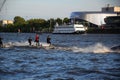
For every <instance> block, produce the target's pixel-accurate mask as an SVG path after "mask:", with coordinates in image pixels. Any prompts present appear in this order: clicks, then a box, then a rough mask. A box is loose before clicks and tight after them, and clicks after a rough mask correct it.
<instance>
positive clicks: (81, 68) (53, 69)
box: [0, 33, 120, 80]
mask: <svg viewBox="0 0 120 80" xmlns="http://www.w3.org/2000/svg"><path fill="white" fill-rule="evenodd" d="M47 35H48V34H40V42H41V43H45V42H46V37H47ZM49 35H50V37H51V38H52V40H51V42H52V44H53V45H54V48H28V47H25V46H27V45H28V43H27V38H29V36H31V37H32V38H33V41H34V36H35V34H33V33H31V34H30V33H26V34H25V33H21V34H16V33H9V34H8V33H0V36H2V37H3V38H4V39H3V42H4V44H6V45H7V46H8V47H6V48H0V80H119V79H120V77H119V76H120V58H119V57H120V54H119V53H120V52H119V51H112V50H111V49H110V48H111V47H112V46H115V45H118V43H120V41H119V38H120V37H119V36H120V35H119V34H104V35H103V34H87V35H72V34H71V35H58V34H57V35H55V34H49ZM11 45H12V46H11Z"/></svg>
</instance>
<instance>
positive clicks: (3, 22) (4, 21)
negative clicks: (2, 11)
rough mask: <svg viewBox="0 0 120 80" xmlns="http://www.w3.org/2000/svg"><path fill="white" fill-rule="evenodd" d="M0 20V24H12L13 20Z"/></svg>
mask: <svg viewBox="0 0 120 80" xmlns="http://www.w3.org/2000/svg"><path fill="white" fill-rule="evenodd" d="M0 22H1V24H2V26H5V25H7V24H13V21H12V20H2V21H0Z"/></svg>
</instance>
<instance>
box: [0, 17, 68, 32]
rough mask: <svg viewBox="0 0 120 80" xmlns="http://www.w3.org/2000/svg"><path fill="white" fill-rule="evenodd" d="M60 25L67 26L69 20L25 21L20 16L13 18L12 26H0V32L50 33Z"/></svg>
mask: <svg viewBox="0 0 120 80" xmlns="http://www.w3.org/2000/svg"><path fill="white" fill-rule="evenodd" d="M56 23H57V24H58V25H61V24H63V23H64V24H68V23H69V18H67V17H66V18H64V19H61V18H57V19H54V18H50V19H48V20H45V19H41V18H39V19H29V20H25V19H24V18H23V17H21V16H15V17H14V22H13V24H6V25H4V26H2V24H0V32H18V30H19V31H21V32H36V31H37V32H52V31H53V29H54V26H55V25H56Z"/></svg>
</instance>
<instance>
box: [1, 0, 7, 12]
mask: <svg viewBox="0 0 120 80" xmlns="http://www.w3.org/2000/svg"><path fill="white" fill-rule="evenodd" d="M5 2H6V0H3V3H2V5H1V7H0V12H1V10H2V8H3V6H4V4H5Z"/></svg>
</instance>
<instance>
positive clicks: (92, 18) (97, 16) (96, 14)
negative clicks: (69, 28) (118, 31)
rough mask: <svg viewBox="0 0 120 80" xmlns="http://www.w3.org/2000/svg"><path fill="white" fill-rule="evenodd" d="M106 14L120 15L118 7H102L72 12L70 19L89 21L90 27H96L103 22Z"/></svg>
mask: <svg viewBox="0 0 120 80" xmlns="http://www.w3.org/2000/svg"><path fill="white" fill-rule="evenodd" d="M108 16H120V7H117V6H115V7H109V6H108V7H104V8H102V11H89V12H72V13H71V15H70V19H71V20H78V21H80V22H86V23H89V26H90V27H96V26H97V27H98V26H101V25H102V24H105V21H104V19H105V18H106V17H108Z"/></svg>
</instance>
